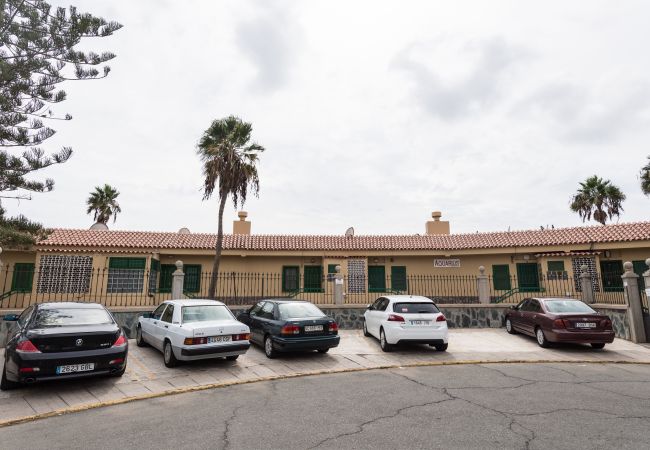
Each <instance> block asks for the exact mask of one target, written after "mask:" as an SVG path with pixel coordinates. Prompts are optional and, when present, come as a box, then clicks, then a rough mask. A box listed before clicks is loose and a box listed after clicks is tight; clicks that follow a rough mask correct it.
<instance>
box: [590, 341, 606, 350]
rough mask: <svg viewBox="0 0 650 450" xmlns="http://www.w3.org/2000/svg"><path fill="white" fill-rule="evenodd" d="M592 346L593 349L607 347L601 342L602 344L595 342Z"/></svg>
mask: <svg viewBox="0 0 650 450" xmlns="http://www.w3.org/2000/svg"><path fill="white" fill-rule="evenodd" d="M591 346H592V347H593V348H597V349H601V348H604V347H605V344H603V343H602V342H600V343H597V342H594V343H593V344H591Z"/></svg>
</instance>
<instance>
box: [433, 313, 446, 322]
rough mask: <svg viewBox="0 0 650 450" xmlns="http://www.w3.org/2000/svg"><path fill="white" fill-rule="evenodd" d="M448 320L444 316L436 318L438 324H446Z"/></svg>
mask: <svg viewBox="0 0 650 450" xmlns="http://www.w3.org/2000/svg"><path fill="white" fill-rule="evenodd" d="M446 321H447V319H446V318H445V315H444V314H440V315H439V316H438V317H436V322H446Z"/></svg>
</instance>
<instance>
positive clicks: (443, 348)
mask: <svg viewBox="0 0 650 450" xmlns="http://www.w3.org/2000/svg"><path fill="white" fill-rule="evenodd" d="M447 348H449V344H438V345H436V350H438V351H439V352H446V351H447Z"/></svg>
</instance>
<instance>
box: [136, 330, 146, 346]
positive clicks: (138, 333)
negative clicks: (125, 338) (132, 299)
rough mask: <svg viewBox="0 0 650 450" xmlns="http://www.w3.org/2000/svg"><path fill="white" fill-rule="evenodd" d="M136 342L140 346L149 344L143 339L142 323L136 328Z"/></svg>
mask: <svg viewBox="0 0 650 450" xmlns="http://www.w3.org/2000/svg"><path fill="white" fill-rule="evenodd" d="M135 343H136V345H137V346H138V347H146V346H147V343H146V342H145V341H144V339H142V327H141V326H140V325H138V328H136V329H135Z"/></svg>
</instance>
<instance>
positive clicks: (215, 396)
mask: <svg viewBox="0 0 650 450" xmlns="http://www.w3.org/2000/svg"><path fill="white" fill-rule="evenodd" d="M0 447H2V448H7V449H8V448H12V449H19V448H29V449H41V448H43V449H45V448H47V449H59V448H60V449H89V448H142V449H148V448H152V449H153V448H155V449H164V448H184V449H188V448H218V449H226V448H229V449H258V448H259V449H269V448H271V449H275V448H278V449H287V448H298V449H307V448H310V449H311V448H322V449H328V448H373V449H378V448H445V449H448V448H462V449H471V448H480V449H488V448H490V449H491V448H494V449H502V448H517V449H525V448H531V449H535V448H540V449H541V448H545V449H550V448H558V449H559V448H561V449H571V448H577V449H578V448H579V449H583V448H590V449H596V448H603V449H604V448H618V449H641V448H642V449H647V448H650V366H647V365H645V366H644V365H622V364H618V365H600V364H588V365H578V364H544V365H542V364H510V365H508V364H499V365H465V366H438V367H421V368H405V369H391V370H372V371H367V372H357V373H347V374H336V375H322V376H312V377H304V378H295V379H289V380H280V381H273V382H260V383H254V384H249V385H240V386H232V387H227V388H222V389H214V390H208V391H201V392H196V393H189V394H181V395H174V396H169V397H163V398H157V399H151V400H144V401H138V402H134V403H129V404H124V405H119V406H112V407H106V408H100V409H94V410H90V411H86V412H81V413H75V414H69V415H64V416H59V417H53V418H49V419H44V420H39V421H35V422H30V423H25V424H20V425H14V426H11V427H7V428H1V429H0Z"/></svg>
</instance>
